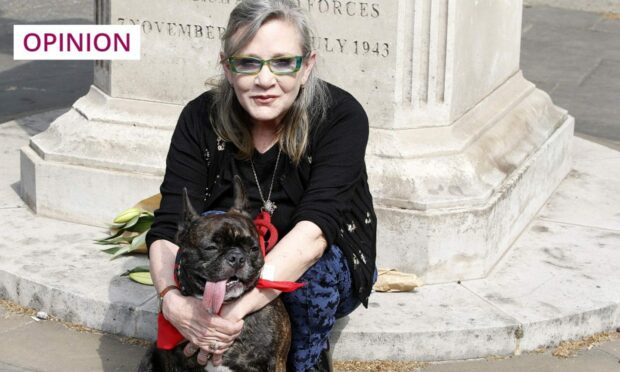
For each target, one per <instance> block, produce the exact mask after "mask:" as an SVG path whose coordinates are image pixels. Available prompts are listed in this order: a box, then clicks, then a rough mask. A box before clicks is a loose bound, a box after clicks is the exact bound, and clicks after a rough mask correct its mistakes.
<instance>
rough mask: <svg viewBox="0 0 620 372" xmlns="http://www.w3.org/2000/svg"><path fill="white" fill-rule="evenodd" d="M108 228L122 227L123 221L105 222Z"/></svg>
mask: <svg viewBox="0 0 620 372" xmlns="http://www.w3.org/2000/svg"><path fill="white" fill-rule="evenodd" d="M106 225H107V226H108V228H109V229H110V230H116V229H122V228H123V227H125V223H124V222H123V223H107V224H106Z"/></svg>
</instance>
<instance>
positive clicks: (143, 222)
mask: <svg viewBox="0 0 620 372" xmlns="http://www.w3.org/2000/svg"><path fill="white" fill-rule="evenodd" d="M152 224H153V217H151V216H145V217H140V220H139V221H138V222H137V223H136V224H135V225H133V226H131V227H128V228H127V230H128V231H133V232H139V233H141V232H145V231H147V230H148V229H150V228H151V225H152Z"/></svg>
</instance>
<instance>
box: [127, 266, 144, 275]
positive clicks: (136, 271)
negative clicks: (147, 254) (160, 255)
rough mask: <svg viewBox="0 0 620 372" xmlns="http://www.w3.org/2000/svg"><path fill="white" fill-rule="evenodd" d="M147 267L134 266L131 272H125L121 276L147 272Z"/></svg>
mask: <svg viewBox="0 0 620 372" xmlns="http://www.w3.org/2000/svg"><path fill="white" fill-rule="evenodd" d="M149 270H150V269H149V267H148V266H136V267H134V268H133V269H131V270H127V271H125V272H124V273H122V274H121V276H127V275H129V274H131V273H143V272H149Z"/></svg>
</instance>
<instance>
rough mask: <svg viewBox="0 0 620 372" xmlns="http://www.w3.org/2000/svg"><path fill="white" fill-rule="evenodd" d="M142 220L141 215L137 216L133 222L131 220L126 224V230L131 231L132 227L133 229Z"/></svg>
mask: <svg viewBox="0 0 620 372" xmlns="http://www.w3.org/2000/svg"><path fill="white" fill-rule="evenodd" d="M139 220H140V215H137V216H135V217H134V218H132V219H131V220H129V222H127V223H126V224H125V227H124V228H125V230H129V228H130V227H132V226H133V225H135V224H136V223H138V221H139Z"/></svg>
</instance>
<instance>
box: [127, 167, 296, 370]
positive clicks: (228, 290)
mask: <svg viewBox="0 0 620 372" xmlns="http://www.w3.org/2000/svg"><path fill="white" fill-rule="evenodd" d="M234 193H235V194H234V195H235V199H234V205H233V207H232V208H230V210H228V211H227V212H226V213H223V214H213V215H207V216H199V215H198V214H197V213H196V211H195V210H194V209H193V208H192V206H191V204H190V202H189V198H188V197H187V191H186V190H184V197H183V209H184V212H183V221H182V222H181V223H180V224H179V230H178V233H177V244H178V246H179V252H178V254H177V279H178V284H179V288H180V290H181V292H182V294H183V295H184V296H194V297H197V298H200V299H202V301H203V304H209V305H210V306H215V308H219V307H220V306H221V303H222V302H223V303H228V302H231V301H234V300H236V299H238V298H239V297H240V296H242V295H243V294H244V293H246V292H247V291H249V290H251V289H252V288H254V287H255V285H256V283H257V281H258V278H259V276H260V272H261V269H262V267H263V264H264V257H263V254H262V252H261V249H260V247H259V240H258V239H259V235H258V231H257V229H256V227H255V225H254V222H253V221H252V218H251V217H250V215H249V213H248V212H247V211H246V208H247V196H246V193H245V189H244V186H243V183H242V181H241V179H240V178H239V177H237V176H235V180H234ZM290 343H291V326H290V321H289V317H288V313H287V312H286V309H285V307H284V304H283V303H282V301H281V300H280V299H279V298H277V299H276V300H274V301H272V302H271V303H270V304H269V305H267V306H265V307H264V308H262V309H261V310H259V311H257V312H254V313H252V314H249V315H248V316H246V317H245V319H244V326H243V330H242V331H241V334H240V335H239V337H238V338H237V339H236V341H235V342H234V343H233V345H232V346H231V348H230V349H229V350H228V351H227V352H226V353H224V354H223V364H222V365H221V366H218V367H214V366H213V365H212V364H211V362H208V363H207V366H206V367H205V366H201V365H199V364H198V362H197V360H196V355H194V356H192V357H189V358H188V357H186V356H185V355H184V354H183V349H184V347H185V345H186V344H187V341H184V342H181V343H180V344H178V345H177V346H176V347H175V348H174V349H172V350H163V349H158V348H157V347H156V345H157V344H155V345H153V346H152V347H151V349H150V350H149V351H147V353H146V355H145V356H144V358H143V359H142V362H141V364H140V366H139V367H138V371H139V372H147V371H148V372H150V371H153V372H160V371H161V372H177V371H178V372H182V371H183V372H185V371H190V372H193V371H244V372H251V371H256V372H259V371H261V372H263V371H278V372H280V371H281V372H284V371H286V358H287V354H288V351H289V348H290Z"/></svg>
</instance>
